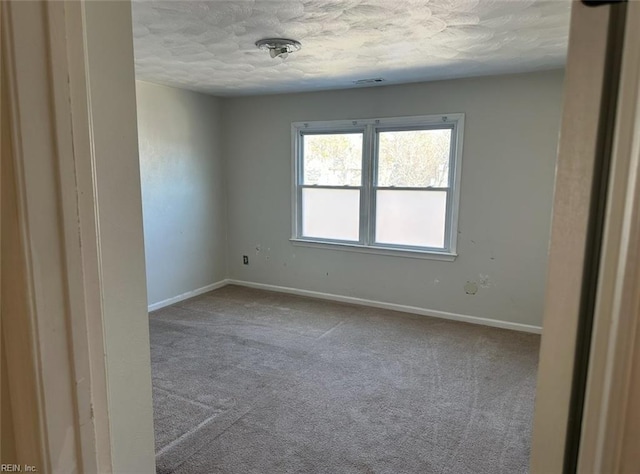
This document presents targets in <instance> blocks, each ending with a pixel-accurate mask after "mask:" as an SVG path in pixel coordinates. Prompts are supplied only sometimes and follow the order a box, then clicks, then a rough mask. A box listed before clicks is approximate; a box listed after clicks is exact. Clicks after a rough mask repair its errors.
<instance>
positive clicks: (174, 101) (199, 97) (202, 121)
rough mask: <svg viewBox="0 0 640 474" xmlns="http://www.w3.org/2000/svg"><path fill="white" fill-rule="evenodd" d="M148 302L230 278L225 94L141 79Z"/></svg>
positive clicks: (139, 97)
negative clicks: (224, 157)
mask: <svg viewBox="0 0 640 474" xmlns="http://www.w3.org/2000/svg"><path fill="white" fill-rule="evenodd" d="M136 94H137V107H138V134H139V147H140V167H141V178H142V206H143V215H144V240H145V254H146V261H147V291H148V300H149V304H150V305H152V304H154V303H158V302H162V301H165V300H167V299H170V298H173V297H176V296H179V295H182V294H184V293H188V292H190V291H193V290H195V289H199V288H202V287H205V286H207V285H210V284H212V283H215V282H218V281H220V280H223V279H224V278H225V276H226V245H227V243H226V238H227V231H226V215H225V213H226V204H225V192H224V176H223V171H224V170H223V166H222V165H223V162H222V155H221V143H220V141H221V136H220V130H221V117H220V101H219V99H217V98H215V97H212V96H209V95H205V94H198V93H196V92H190V91H185V90H180V89H175V88H172V87H165V86H159V85H155V84H149V83H146V82H140V81H138V82H137V83H136Z"/></svg>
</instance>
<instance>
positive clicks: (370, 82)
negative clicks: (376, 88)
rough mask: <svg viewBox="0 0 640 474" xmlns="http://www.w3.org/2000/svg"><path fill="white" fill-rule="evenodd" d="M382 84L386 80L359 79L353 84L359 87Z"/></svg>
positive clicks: (376, 78) (379, 78) (378, 78)
mask: <svg viewBox="0 0 640 474" xmlns="http://www.w3.org/2000/svg"><path fill="white" fill-rule="evenodd" d="M380 82H384V79H382V78H381V77H375V78H373V79H359V80H357V81H353V83H354V84H357V85H361V84H378V83H380Z"/></svg>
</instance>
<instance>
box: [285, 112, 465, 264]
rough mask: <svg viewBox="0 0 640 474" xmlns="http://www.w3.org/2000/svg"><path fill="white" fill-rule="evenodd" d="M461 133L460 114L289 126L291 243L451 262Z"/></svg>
mask: <svg viewBox="0 0 640 474" xmlns="http://www.w3.org/2000/svg"><path fill="white" fill-rule="evenodd" d="M463 127H464V115H463V114H450V115H438V116H422V117H404V118H394V119H375V120H351V121H333V122H300V123H294V124H292V134H293V157H294V159H293V161H294V183H293V184H294V185H293V192H294V203H293V238H292V241H294V243H300V244H307V245H313V246H317V245H320V246H323V245H331V246H340V247H342V248H350V249H355V250H360V251H368V252H375V253H391V254H404V255H407V253H408V252H409V253H412V255H414V254H415V255H422V256H429V255H431V256H436V255H437V256H440V257H441V258H443V259H448V260H452V259H453V257H454V256H455V243H456V235H457V230H456V226H457V215H458V212H457V211H458V200H459V194H460V193H459V191H460V189H459V182H460V166H461V157H462V133H463Z"/></svg>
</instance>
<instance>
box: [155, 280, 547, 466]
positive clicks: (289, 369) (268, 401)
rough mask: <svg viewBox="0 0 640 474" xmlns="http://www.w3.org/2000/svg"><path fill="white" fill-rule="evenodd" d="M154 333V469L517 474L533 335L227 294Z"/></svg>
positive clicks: (193, 304) (178, 312)
mask: <svg viewBox="0 0 640 474" xmlns="http://www.w3.org/2000/svg"><path fill="white" fill-rule="evenodd" d="M150 328H151V357H152V368H153V390H154V392H153V396H154V409H155V433H156V453H157V466H158V473H175V474H214V473H238V474H240V473H241V474H248V473H256V474H271V473H277V474H283V473H326V474H348V473H363V474H364V473H389V474H403V473H465V472H474V473H491V474H497V473H509V474H512V473H519V472H526V471H527V469H528V460H529V442H530V436H531V422H532V413H533V401H534V395H535V375H536V365H537V359H538V346H539V337H538V336H535V335H531V334H524V333H518V332H514V331H508V330H502V329H494V328H488V327H483V326H475V325H471V324H464V323H457V322H451V321H444V320H439V319H433V318H428V317H424V316H412V315H408V314H404V313H397V312H393V311H387V310H379V309H373V308H365V307H358V306H351V305H345V304H339V303H333V302H328V301H322V300H314V299H308V298H301V297H296V296H290V295H283V294H278V293H271V292H266V291H259V290H253V289H247V288H240V287H234V286H228V287H225V288H222V289H220V290H216V291H213V292H210V293H207V294H205V295H202V296H199V297H196V298H193V299H191V300H187V301H184V302H181V303H178V304H176V305H174V306H171V307H168V308H164V309H161V310H158V311H155V312H153V313H151V315H150Z"/></svg>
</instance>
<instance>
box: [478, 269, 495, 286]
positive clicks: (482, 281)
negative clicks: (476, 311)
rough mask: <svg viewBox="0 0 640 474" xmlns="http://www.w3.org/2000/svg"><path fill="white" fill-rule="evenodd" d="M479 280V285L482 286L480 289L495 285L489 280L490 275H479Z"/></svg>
mask: <svg viewBox="0 0 640 474" xmlns="http://www.w3.org/2000/svg"><path fill="white" fill-rule="evenodd" d="M478 278H479V280H478V281H479V282H478V285H479V286H480V288H489V287H490V286H492V285H493V282H492V281H491V279H490V278H489V275H483V274H482V273H480V275H478Z"/></svg>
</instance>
